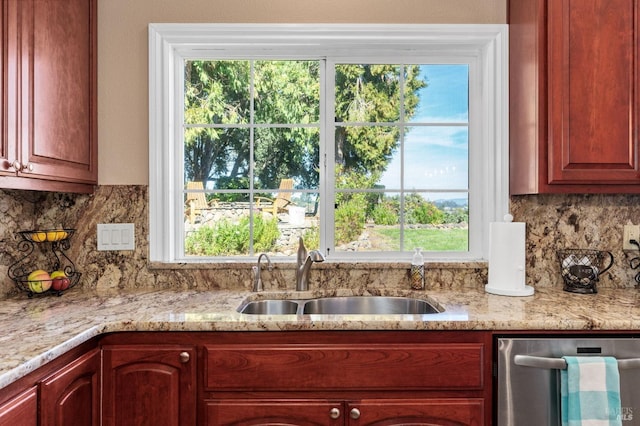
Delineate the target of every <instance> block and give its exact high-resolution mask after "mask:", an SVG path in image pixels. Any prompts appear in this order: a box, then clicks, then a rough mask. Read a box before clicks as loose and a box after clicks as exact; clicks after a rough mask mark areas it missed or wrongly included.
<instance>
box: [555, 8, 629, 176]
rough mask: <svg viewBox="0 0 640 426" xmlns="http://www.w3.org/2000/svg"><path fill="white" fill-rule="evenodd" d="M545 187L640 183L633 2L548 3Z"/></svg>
mask: <svg viewBox="0 0 640 426" xmlns="http://www.w3.org/2000/svg"><path fill="white" fill-rule="evenodd" d="M547 5H548V34H549V56H548V59H549V70H548V76H549V117H550V121H549V135H548V136H549V144H550V146H549V156H550V157H549V158H550V160H549V161H550V163H549V164H550V167H549V183H550V184H554V183H585V184H589V183H592V184H598V183H635V184H640V170H639V166H638V144H637V132H638V99H637V95H638V85H637V78H638V69H637V64H638V48H639V45H638V34H639V33H638V29H637V22H636V17H637V16H638V1H637V0H590V1H570V0H552V1H548V2H547Z"/></svg>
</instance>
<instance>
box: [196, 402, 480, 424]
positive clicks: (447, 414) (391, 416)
mask: <svg viewBox="0 0 640 426" xmlns="http://www.w3.org/2000/svg"><path fill="white" fill-rule="evenodd" d="M206 407H207V410H206V420H205V424H207V425H227V426H229V425H234V426H241V425H242V426H258V425H264V424H287V425H296V426H321V425H322V426H334V425H335V426H401V425H408V424H410V425H415V426H420V425H424V426H434V425H447V426H448V425H482V424H484V423H483V422H484V420H483V418H484V401H483V400H482V399H480V398H476V399H465V398H443V399H437V398H430V399H415V400H412V399H367V400H360V401H345V402H342V401H325V400H306V399H299V400H286V399H283V400H223V401H208V402H207V405H206Z"/></svg>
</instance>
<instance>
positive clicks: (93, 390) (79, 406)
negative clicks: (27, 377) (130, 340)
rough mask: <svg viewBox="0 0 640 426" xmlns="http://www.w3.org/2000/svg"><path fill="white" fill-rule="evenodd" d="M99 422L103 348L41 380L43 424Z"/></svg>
mask: <svg viewBox="0 0 640 426" xmlns="http://www.w3.org/2000/svg"><path fill="white" fill-rule="evenodd" d="M98 425H100V350H99V349H93V350H92V351H90V352H89V353H87V354H85V355H83V356H81V357H80V358H78V359H77V360H75V361H73V362H72V363H70V364H69V365H67V366H66V367H64V368H62V369H61V370H60V371H58V372H56V373H54V374H53V375H52V376H50V377H48V378H46V379H44V380H43V381H42V382H41V383H40V426H98Z"/></svg>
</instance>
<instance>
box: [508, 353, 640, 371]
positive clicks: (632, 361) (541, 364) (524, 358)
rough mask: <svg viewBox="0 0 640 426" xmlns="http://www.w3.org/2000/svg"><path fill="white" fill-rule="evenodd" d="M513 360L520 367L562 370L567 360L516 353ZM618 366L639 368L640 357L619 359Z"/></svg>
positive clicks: (621, 367) (625, 368) (623, 368)
mask: <svg viewBox="0 0 640 426" xmlns="http://www.w3.org/2000/svg"><path fill="white" fill-rule="evenodd" d="M513 362H514V363H515V364H516V365H520V366H522V367H533V368H544V369H547V370H564V369H566V368H567V362H566V361H565V360H564V359H562V358H546V357H542V356H532V355H516V356H515V357H513ZM618 368H619V369H620V370H631V369H634V368H640V358H629V359H619V360H618Z"/></svg>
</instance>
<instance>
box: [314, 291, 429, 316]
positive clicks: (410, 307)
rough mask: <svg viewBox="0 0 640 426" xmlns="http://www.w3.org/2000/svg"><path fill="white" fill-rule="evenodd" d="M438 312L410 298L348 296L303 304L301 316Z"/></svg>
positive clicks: (321, 299) (424, 303) (422, 302)
mask: <svg viewBox="0 0 640 426" xmlns="http://www.w3.org/2000/svg"><path fill="white" fill-rule="evenodd" d="M439 312H440V311H438V309H437V308H436V307H435V306H433V305H432V304H430V303H429V302H427V301H425V300H420V299H414V298H412V297H385V296H369V297H366V296H362V297H358V296H348V297H325V298H320V299H313V300H309V301H308V302H305V304H304V307H303V310H302V313H303V314H327V315H341V314H343V315H398V314H400V315H402V314H437V313H439Z"/></svg>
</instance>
